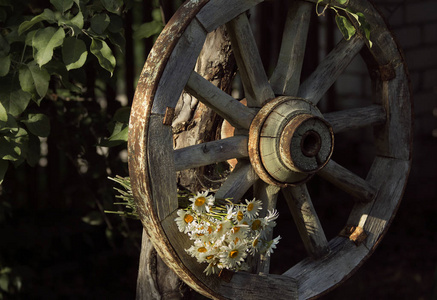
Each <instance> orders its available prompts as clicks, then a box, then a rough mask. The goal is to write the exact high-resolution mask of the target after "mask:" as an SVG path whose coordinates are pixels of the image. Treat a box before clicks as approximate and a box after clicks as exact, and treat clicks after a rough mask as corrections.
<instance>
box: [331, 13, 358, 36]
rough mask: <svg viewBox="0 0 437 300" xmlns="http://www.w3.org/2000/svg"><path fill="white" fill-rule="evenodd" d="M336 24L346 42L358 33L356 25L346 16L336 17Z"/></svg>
mask: <svg viewBox="0 0 437 300" xmlns="http://www.w3.org/2000/svg"><path fill="white" fill-rule="evenodd" d="M335 22H336V23H337V26H338V28H339V29H340V32H341V34H342V35H343V37H344V39H345V40H347V41H348V40H350V38H351V37H352V36H353V35H354V34H355V33H356V29H355V27H354V25H352V23H351V22H350V21H349V20H348V19H347V18H346V17H344V16H340V15H336V16H335Z"/></svg>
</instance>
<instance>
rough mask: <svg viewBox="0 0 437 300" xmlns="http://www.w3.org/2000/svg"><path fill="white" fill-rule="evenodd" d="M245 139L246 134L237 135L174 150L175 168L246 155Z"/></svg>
mask: <svg viewBox="0 0 437 300" xmlns="http://www.w3.org/2000/svg"><path fill="white" fill-rule="evenodd" d="M247 140H248V138H247V136H243V135H239V136H234V137H230V138H227V139H223V140H217V141H212V142H207V143H202V144H198V145H194V146H189V147H185V148H182V149H177V150H174V164H175V169H176V171H181V170H186V169H190V168H198V167H201V166H206V165H209V164H213V163H216V162H222V161H226V160H228V159H231V158H243V157H248V152H247Z"/></svg>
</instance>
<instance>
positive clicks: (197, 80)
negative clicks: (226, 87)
mask: <svg viewBox="0 0 437 300" xmlns="http://www.w3.org/2000/svg"><path fill="white" fill-rule="evenodd" d="M185 90H186V91H187V92H188V93H190V94H191V95H193V96H194V97H196V98H197V99H199V100H200V101H202V103H204V104H205V105H206V106H208V107H210V108H211V109H213V110H214V111H215V112H216V113H217V114H218V115H220V116H221V117H222V118H224V119H226V120H227V121H228V122H229V123H230V124H231V125H232V126H234V127H240V128H244V129H249V127H250V124H251V123H252V120H253V118H254V117H255V115H256V112H255V111H254V110H253V109H250V108H248V107H246V106H244V105H243V104H241V103H240V102H239V101H237V100H235V99H234V98H233V97H232V96H230V95H228V94H226V93H225V92H224V91H222V90H221V89H219V88H218V87H216V86H215V85H213V84H212V83H211V82H209V81H208V80H206V79H205V78H203V77H202V76H200V75H199V74H198V73H197V72H195V71H193V72H192V73H191V76H190V78H189V80H188V83H187V85H186V87H185Z"/></svg>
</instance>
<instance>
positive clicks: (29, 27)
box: [0, 0, 162, 184]
mask: <svg viewBox="0 0 437 300" xmlns="http://www.w3.org/2000/svg"><path fill="white" fill-rule="evenodd" d="M50 4H51V5H50V7H41V8H39V7H37V6H35V5H34V4H33V3H26V1H12V0H3V1H0V145H1V146H0V184H1V182H2V181H3V178H4V176H5V174H6V170H7V168H8V167H9V165H10V164H13V165H15V166H18V165H20V164H21V163H23V162H24V161H26V162H27V163H28V164H30V165H31V166H34V165H36V163H37V162H38V157H39V146H38V145H39V138H41V137H47V136H49V134H50V129H51V126H50V121H49V117H48V115H47V113H46V112H44V111H43V110H42V109H41V102H42V101H43V99H46V100H47V99H49V100H52V101H59V100H63V101H70V100H76V101H83V100H86V97H89V96H91V97H94V95H93V91H91V89H90V85H89V80H90V78H88V77H87V75H88V74H87V73H84V72H83V70H84V69H90V68H92V69H93V70H94V72H99V73H100V76H102V79H103V80H104V81H108V80H110V79H109V78H108V76H107V75H105V74H103V73H102V72H101V71H100V70H105V71H107V72H108V75H110V76H113V74H114V71H115V67H116V64H117V59H116V56H117V52H119V53H122V52H123V50H124V47H125V39H124V27H123V26H124V22H123V14H124V13H125V12H126V11H128V10H129V9H130V8H131V7H132V5H133V0H125V1H122V0H101V1H98V0H51V1H50ZM158 12H159V9H158V10H157V9H154V10H153V11H152V17H153V20H152V21H151V22H148V23H145V24H142V25H140V26H138V27H139V28H138V30H137V31H136V32H135V33H134V36H136V37H138V38H143V37H153V36H156V34H158V33H159V32H160V31H161V30H162V21H161V16H160V14H158ZM92 100H95V99H92ZM127 122H128V118H126V117H124V118H123V119H121V118H118V119H117V121H112V124H110V128H109V129H110V130H111V129H113V130H114V131H113V132H112V136H111V138H109V142H106V144H105V142H103V144H102V145H103V146H115V145H119V144H121V143H123V142H125V141H126V134H127V129H126V128H127V125H126V124H127ZM114 124H115V125H114ZM121 127H122V128H121ZM105 141H106V140H105Z"/></svg>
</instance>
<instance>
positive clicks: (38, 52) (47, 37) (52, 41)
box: [32, 27, 65, 66]
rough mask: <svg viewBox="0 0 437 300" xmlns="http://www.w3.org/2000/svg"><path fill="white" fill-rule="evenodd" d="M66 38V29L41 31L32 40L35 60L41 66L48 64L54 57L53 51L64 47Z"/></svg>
mask: <svg viewBox="0 0 437 300" xmlns="http://www.w3.org/2000/svg"><path fill="white" fill-rule="evenodd" d="M64 38H65V32H64V29H62V28H59V29H58V30H56V29H55V28H54V27H47V28H44V29H40V30H38V31H37V33H35V35H34V37H33V39H32V46H33V48H34V54H33V56H34V58H35V60H36V62H37V63H38V65H39V66H43V65H45V64H46V63H48V62H49V61H50V60H51V59H52V57H53V50H54V49H55V48H56V47H59V46H61V45H62V42H63V41H64Z"/></svg>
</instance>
